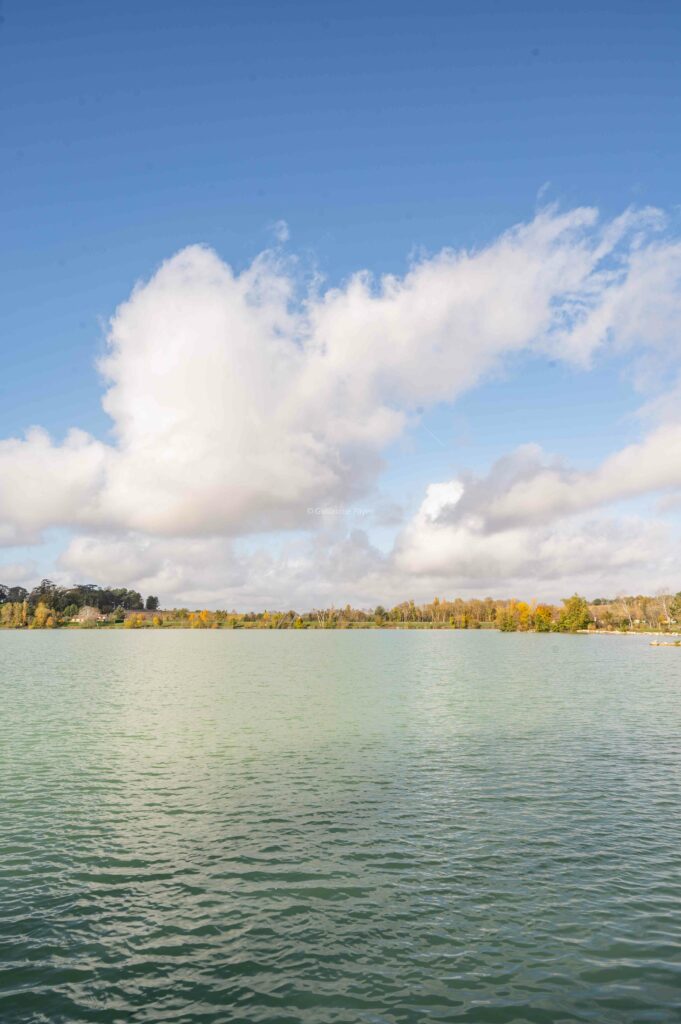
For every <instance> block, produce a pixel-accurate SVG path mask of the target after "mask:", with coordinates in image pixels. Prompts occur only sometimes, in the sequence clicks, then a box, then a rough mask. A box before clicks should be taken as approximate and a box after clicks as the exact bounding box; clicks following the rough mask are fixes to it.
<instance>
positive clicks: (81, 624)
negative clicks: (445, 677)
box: [0, 580, 681, 634]
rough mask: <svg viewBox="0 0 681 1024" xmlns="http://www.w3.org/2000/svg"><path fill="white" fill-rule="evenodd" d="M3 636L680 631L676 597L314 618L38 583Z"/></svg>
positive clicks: (482, 603)
mask: <svg viewBox="0 0 681 1024" xmlns="http://www.w3.org/2000/svg"><path fill="white" fill-rule="evenodd" d="M0 628H4V629H497V630H501V631H502V632H507V633H511V632H536V633H553V632H557V633H578V632H583V631H587V632H624V633H630V632H633V633H636V632H641V633H650V632H656V633H670V634H675V633H676V632H677V631H678V630H681V592H679V593H676V594H671V593H670V594H657V595H656V596H654V597H646V596H642V595H639V596H630V597H625V596H619V597H614V598H596V599H594V600H591V601H588V600H587V599H586V598H584V597H580V596H579V595H578V594H573V596H572V597H568V598H565V599H564V600H563V602H562V604H560V605H553V604H543V603H536V602H529V601H520V600H517V599H515V598H510V599H508V600H498V599H496V598H492V597H485V598H482V599H478V598H475V599H466V600H464V599H463V598H454V599H452V600H447V599H445V598H437V597H436V598H435V599H434V600H433V601H431V602H429V603H426V604H415V603H414V601H403V602H402V603H401V604H397V605H395V606H394V607H393V608H383V607H382V606H381V605H378V606H377V607H375V608H352V607H350V605H346V606H345V607H344V608H333V607H332V608H313V609H312V610H311V611H306V612H297V611H295V610H293V609H289V610H288V611H262V612H237V611H233V610H232V611H227V610H223V611H208V610H205V609H204V610H201V609H197V610H193V611H191V610H189V609H188V608H172V609H163V608H161V607H160V603H159V599H158V597H156V596H154V595H153V594H150V595H149V596H148V597H147V598H146V599H144V598H143V597H142V595H141V594H140V593H138V591H136V590H128V589H126V588H125V587H118V588H110V587H99V586H96V585H95V584H78V585H76V586H71V587H64V586H58V585H57V584H55V583H53V582H52V581H51V580H42V582H41V583H39V584H38V586H36V587H34V588H33V589H32V590H30V591H29V590H26V589H25V588H24V587H9V586H5V585H3V584H0Z"/></svg>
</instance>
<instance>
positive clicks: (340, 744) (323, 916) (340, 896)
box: [0, 630, 681, 1024]
mask: <svg viewBox="0 0 681 1024" xmlns="http://www.w3.org/2000/svg"><path fill="white" fill-rule="evenodd" d="M0 659H1V661H0V665H1V677H0V698H1V708H2V714H1V717H0V768H1V776H0V778H1V785H2V793H1V802H0V966H1V968H2V973H1V974H0V1020H1V1021H2V1022H3V1024H18V1022H21V1024H25V1022H30V1024H60V1022H68V1024H79V1022H101V1024H114V1022H116V1024H118V1022H120V1024H123V1022H125V1024H129V1022H135V1024H136V1022H140V1024H141V1022H147V1024H151V1022H153V1024H160V1022H163V1024H166V1022H174V1024H209V1022H210V1024H218V1022H227V1021H239V1022H241V1021H243V1022H268V1024H270V1022H271V1024H275V1022H276V1024H300V1022H304V1024H341V1022H353V1024H354V1022H367V1024H386V1022H390V1024H397V1022H399V1024H402V1022H404V1024H407V1022H409V1024H411V1022H435V1021H443V1022H444V1021H446V1022H449V1021H457V1022H458V1021H469V1022H472V1024H506V1022H508V1024H510V1022H521V1021H529V1022H536V1024H543V1022H558V1021H597V1022H612V1024H633V1022H636V1024H638V1022H659V1021H663V1022H666V1021H670V1022H671V1021H674V1022H678V1020H679V1019H681V814H680V807H681V651H679V650H675V649H670V648H651V647H650V646H649V645H648V641H647V639H646V638H644V637H602V636H601V637H589V636H561V635H531V634H506V635H504V634H498V633H487V632H468V633H466V632H449V631H433V632H431V631H424V632H406V631H398V632H387V631H385V632H384V631H367V632H359V631H354V632H353V631H348V632H339V633H337V632H331V631H329V632H303V631H296V632H293V631H291V632H282V631H279V632H262V631H258V632H243V631H235V632H232V631H219V632H218V631H191V632H189V631H126V632H113V631H111V632H103V631H95V630H93V631H87V630H83V631H70V632H67V631H62V632H51V631H40V632H37V631H36V632H3V633H0Z"/></svg>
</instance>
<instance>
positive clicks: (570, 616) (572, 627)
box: [558, 594, 591, 633]
mask: <svg viewBox="0 0 681 1024" xmlns="http://www.w3.org/2000/svg"><path fill="white" fill-rule="evenodd" d="M590 622H591V612H590V611H589V605H588V604H587V602H586V599H585V598H583V597H580V596H579V594H573V595H572V597H564V598H563V610H562V611H561V613H560V616H559V618H558V629H559V630H561V632H563V633H576V632H577V630H578V629H586V628H587V626H588V625H589V623H590Z"/></svg>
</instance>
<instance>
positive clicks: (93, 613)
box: [71, 604, 106, 623]
mask: <svg viewBox="0 0 681 1024" xmlns="http://www.w3.org/2000/svg"><path fill="white" fill-rule="evenodd" d="M105 619H106V615H103V614H102V613H101V612H100V610H99V608H94V607H93V606H92V605H90V604H84V605H83V607H82V608H80V609H79V611H78V614H77V615H74V616H73V618H72V619H71V622H80V623H84V622H104V620H105Z"/></svg>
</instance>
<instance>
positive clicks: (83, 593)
mask: <svg viewBox="0 0 681 1024" xmlns="http://www.w3.org/2000/svg"><path fill="white" fill-rule="evenodd" d="M150 600H155V601H156V605H155V606H154V607H158V598H151V599H150ZM24 601H25V602H27V604H28V607H29V609H31V610H33V609H34V608H37V607H38V605H39V604H42V605H44V606H45V607H46V608H49V609H50V611H55V612H58V613H60V614H63V613H65V612H66V611H67V609H74V614H75V612H76V611H78V610H79V609H80V608H84V607H86V606H87V607H89V608H97V610H98V611H100V612H102V613H103V614H104V615H106V614H109V613H111V612H113V611H115V610H116V609H117V608H122V609H123V610H124V611H136V610H138V609H141V608H144V602H143V600H142V595H141V594H139V593H138V592H137V591H136V590H128V589H127V588H126V587H98V586H97V585H96V584H94V583H76V584H74V585H73V586H70V587H60V586H58V585H57V584H56V583H53V582H52V580H41V582H40V583H39V584H38V585H37V586H36V587H34V588H33V590H26V589H25V588H24V587H7V586H5V585H4V584H2V583H0V604H6V603H8V602H9V603H23V602H24Z"/></svg>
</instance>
